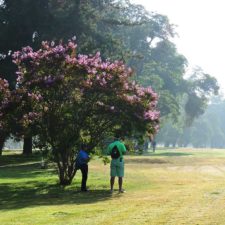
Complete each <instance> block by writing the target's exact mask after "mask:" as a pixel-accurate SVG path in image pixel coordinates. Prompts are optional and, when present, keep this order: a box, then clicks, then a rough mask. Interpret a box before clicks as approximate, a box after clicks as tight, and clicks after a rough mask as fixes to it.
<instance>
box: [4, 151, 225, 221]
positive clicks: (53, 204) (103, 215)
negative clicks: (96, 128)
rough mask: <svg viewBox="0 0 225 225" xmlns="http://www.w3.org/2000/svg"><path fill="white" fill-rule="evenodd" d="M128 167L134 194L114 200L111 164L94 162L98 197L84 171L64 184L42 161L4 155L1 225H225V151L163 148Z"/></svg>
mask: <svg viewBox="0 0 225 225" xmlns="http://www.w3.org/2000/svg"><path fill="white" fill-rule="evenodd" d="M5 154H6V153H5ZM125 163H126V168H125V173H126V174H125V179H124V188H125V189H126V190H127V192H126V193H123V194H118V192H117V191H115V193H113V194H112V195H111V194H110V192H109V165H104V164H103V163H101V161H100V160H99V159H94V160H92V161H91V162H90V163H89V179H88V186H89V188H90V192H88V193H81V192H79V188H80V181H81V174H80V172H78V174H77V176H76V177H75V179H74V181H73V183H72V185H70V186H68V187H61V186H59V185H58V184H57V181H58V177H57V174H56V172H55V170H54V169H53V168H52V169H40V156H38V155H36V156H32V157H29V158H24V157H22V156H20V155H12V154H7V155H3V156H1V157H0V224H1V225H65V224H66V225H73V224H74V225H75V224H79V225H89V224H90V225H103V224H104V225H105V224H106V225H115V224H129V225H143V224H146V225H155V224H156V225H161V224H166V225H182V224H184V225H224V224H225V209H224V207H225V150H216V149H214V150H206V149H198V150H193V149H176V150H172V149H170V150H167V151H166V150H158V151H156V153H151V152H150V153H146V154H144V155H142V156H125ZM115 187H116V188H117V187H118V185H117V183H116V186H115Z"/></svg>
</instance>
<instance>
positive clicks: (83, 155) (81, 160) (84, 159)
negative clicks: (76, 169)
mask: <svg viewBox="0 0 225 225" xmlns="http://www.w3.org/2000/svg"><path fill="white" fill-rule="evenodd" d="M88 160H89V155H88V153H87V152H86V151H84V150H82V149H81V150H80V151H79V153H78V155H77V159H76V164H77V165H78V166H79V165H83V164H87V163H88Z"/></svg>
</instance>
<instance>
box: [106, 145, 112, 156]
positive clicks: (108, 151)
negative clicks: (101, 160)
mask: <svg viewBox="0 0 225 225" xmlns="http://www.w3.org/2000/svg"><path fill="white" fill-rule="evenodd" d="M106 154H107V155H110V154H111V147H110V145H108V147H107V150H106Z"/></svg>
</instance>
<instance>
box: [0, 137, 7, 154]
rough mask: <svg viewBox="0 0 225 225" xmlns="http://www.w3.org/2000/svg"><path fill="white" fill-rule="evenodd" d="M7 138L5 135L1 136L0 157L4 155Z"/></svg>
mask: <svg viewBox="0 0 225 225" xmlns="http://www.w3.org/2000/svg"><path fill="white" fill-rule="evenodd" d="M5 140H6V137H5V136H4V135H1V136H0V155H2V150H3V147H4V144H5Z"/></svg>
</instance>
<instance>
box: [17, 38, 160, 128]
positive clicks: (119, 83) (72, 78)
mask: <svg viewBox="0 0 225 225" xmlns="http://www.w3.org/2000/svg"><path fill="white" fill-rule="evenodd" d="M76 49H77V45H76V44H75V43H74V41H73V40H69V41H68V43H67V44H63V43H59V44H58V45H55V43H54V42H51V43H49V42H43V43H42V48H41V49H40V50H38V51H36V52H35V51H33V49H32V48H31V47H29V46H28V47H24V48H23V49H22V50H21V51H17V52H15V53H14V54H13V58H14V63H16V64H17V66H18V71H17V82H18V83H17V85H18V87H20V88H25V89H27V90H29V91H28V97H30V98H31V99H32V100H34V101H36V102H37V104H38V103H39V104H42V103H43V101H42V103H41V100H43V99H44V100H46V102H50V101H51V99H45V98H48V97H49V96H55V95H51V94H49V93H50V92H51V91H54V92H56V91H59V92H60V91H61V90H62V93H65V90H66V89H68V90H70V89H72V90H74V93H73V94H74V95H75V94H76V95H77V96H75V97H74V98H70V97H69V98H68V99H73V100H70V102H71V104H76V101H81V100H82V97H83V96H85V94H86V93H92V94H93V95H95V96H97V97H96V99H95V104H93V105H95V107H99V108H104V109H105V110H106V111H107V110H108V111H110V113H115V114H116V113H117V114H118V113H119V112H122V109H121V106H123V105H125V106H126V107H130V109H131V110H130V112H129V110H128V113H133V115H134V116H136V118H137V119H140V120H141V121H142V122H145V123H151V124H152V125H154V127H155V128H154V129H155V130H157V129H158V128H157V124H158V122H159V116H160V114H159V112H158V111H157V110H156V106H157V101H158V95H157V94H156V93H155V92H154V91H153V90H152V88H151V87H147V88H145V87H142V86H140V85H138V84H137V83H136V82H135V81H130V77H131V75H132V69H131V68H127V67H126V66H125V65H124V63H123V62H121V61H114V62H111V61H109V60H106V61H102V59H101V56H100V52H97V53H96V54H95V55H83V54H78V55H77V54H76ZM30 90H31V91H30ZM37 90H39V91H38V92H37ZM75 90H80V91H78V92H77V91H75ZM46 96H47V97H46ZM87 96H88V95H87ZM101 96H103V97H101ZM59 99H61V98H59ZM62 99H63V96H62ZM112 99H115V102H117V103H116V104H114V102H112ZM84 100H85V99H84ZM72 101H75V102H72ZM46 102H45V103H46ZM43 104H44V103H43ZM46 107H47V108H48V105H44V107H39V109H40V108H46ZM132 110H134V112H132ZM46 112H48V110H46ZM35 116H37V115H35V114H31V115H30V114H25V117H24V120H25V121H28V122H31V121H32V119H34V118H35Z"/></svg>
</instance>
